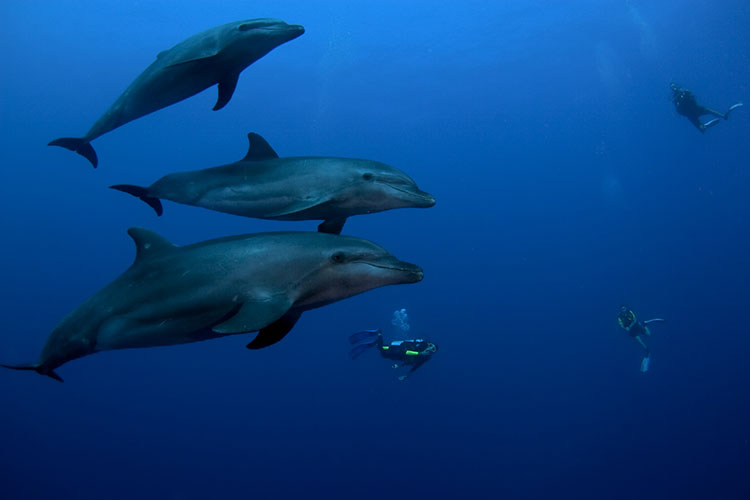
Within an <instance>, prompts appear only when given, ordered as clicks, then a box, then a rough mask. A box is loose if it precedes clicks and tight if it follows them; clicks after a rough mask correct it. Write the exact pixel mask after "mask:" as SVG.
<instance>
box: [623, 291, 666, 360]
mask: <svg viewBox="0 0 750 500" xmlns="http://www.w3.org/2000/svg"><path fill="white" fill-rule="evenodd" d="M662 321H664V320H663V319H661V318H654V319H650V320H648V321H638V319H637V318H636V316H635V313H634V312H633V311H632V310H631V309H630V308H629V307H628V306H625V305H623V306H620V314H619V315H618V316H617V322H618V323H619V324H620V328H622V329H623V330H625V332H627V334H628V335H630V336H631V337H633V338H634V339H635V340H636V342H638V343H639V344H640V345H641V347H643V349H644V350H645V351H646V354H645V355H644V356H643V360H642V361H641V371H642V372H646V371H648V365H649V362H650V360H651V350H650V349H649V348H648V346H647V345H646V343H645V342H644V341H643V337H644V336H646V337H649V336H651V331H650V330H649V328H648V326H647V325H648V324H650V323H659V322H662Z"/></svg>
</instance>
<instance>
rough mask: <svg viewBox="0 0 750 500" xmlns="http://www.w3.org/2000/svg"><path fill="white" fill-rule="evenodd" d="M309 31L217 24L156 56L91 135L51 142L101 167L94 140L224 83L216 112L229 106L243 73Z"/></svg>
mask: <svg viewBox="0 0 750 500" xmlns="http://www.w3.org/2000/svg"><path fill="white" fill-rule="evenodd" d="M304 32H305V28H303V27H302V26H299V25H296V24H286V23H285V22H284V21H279V20H278V19H249V20H245V21H235V22H232V23H227V24H223V25H221V26H216V27H215V28H211V29H208V30H206V31H203V32H201V33H198V34H197V35H193V36H191V37H190V38H188V39H186V40H183V41H182V42H180V43H178V44H177V45H175V46H174V47H172V48H171V49H168V50H165V51H163V52H161V53H159V55H157V56H156V61H154V62H153V63H152V64H151V66H149V67H148V68H146V70H145V71H144V72H143V73H141V74H140V75H139V76H138V78H136V79H135V80H134V81H133V83H131V84H130V86H129V87H128V88H127V89H125V92H123V93H122V95H121V96H120V97H119V98H118V99H117V100H116V101H115V102H114V104H112V106H110V108H109V109H108V110H107V112H106V113H104V114H103V115H102V116H101V117H100V118H99V119H98V120H97V121H96V123H94V125H93V126H92V127H91V130H89V131H88V133H87V134H86V135H85V136H83V137H80V138H77V137H63V138H60V139H56V140H54V141H52V142H50V143H49V146H62V147H64V148H67V149H70V150H71V151H75V152H76V153H78V154H80V155H81V156H84V157H85V158H86V159H87V160H89V161H90V162H91V164H92V165H93V166H94V168H96V166H97V164H98V159H97V157H96V152H95V151H94V148H93V147H92V146H91V144H90V142H91V141H93V140H94V139H96V138H97V137H99V136H101V135H103V134H106V133H107V132H109V131H111V130H114V129H116V128H117V127H119V126H121V125H124V124H126V123H128V122H130V121H133V120H135V119H136V118H140V117H141V116H144V115H147V114H149V113H153V112H154V111H158V110H160V109H162V108H166V107H167V106H170V105H172V104H174V103H176V102H179V101H182V100H183V99H187V98H188V97H191V96H194V95H195V94H197V93H199V92H202V91H204V90H206V89H207V88H208V87H210V86H212V85H215V84H218V85H219V98H218V100H217V101H216V105H215V106H214V110H218V109H221V108H223V107H224V106H226V104H227V103H228V102H229V100H230V99H231V98H232V94H233V93H234V89H235V87H236V86H237V79H238V78H239V77H240V73H241V72H242V70H244V69H245V68H247V67H248V66H250V65H251V64H252V63H254V62H255V61H257V60H258V59H260V58H261V57H263V56H264V55H266V54H268V53H269V52H270V51H271V50H273V49H274V48H276V47H278V46H279V45H281V44H283V43H286V42H288V41H290V40H293V39H295V38H297V37H298V36H300V35H301V34H302V33H304Z"/></svg>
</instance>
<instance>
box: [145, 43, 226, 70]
mask: <svg viewBox="0 0 750 500" xmlns="http://www.w3.org/2000/svg"><path fill="white" fill-rule="evenodd" d="M171 52H172V49H167V50H162V51H161V52H159V53H158V54H156V60H157V61H158V60H159V59H163V58H165V57H169V54H170V53H171ZM218 55H219V49H218V48H217V47H211V46H207V47H203V48H201V49H200V50H198V51H191V52H190V53H189V54H182V55H179V56H177V57H175V58H174V61H172V63H170V64H168V65H167V66H166V67H167V68H173V67H175V66H184V65H185V64H202V63H204V62H207V61H209V60H211V59H212V58H214V57H216V56H218Z"/></svg>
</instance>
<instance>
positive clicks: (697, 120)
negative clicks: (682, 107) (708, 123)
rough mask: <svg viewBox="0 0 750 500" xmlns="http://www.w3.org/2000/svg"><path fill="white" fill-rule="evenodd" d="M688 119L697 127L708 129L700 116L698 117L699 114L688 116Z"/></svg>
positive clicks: (701, 129) (702, 129)
mask: <svg viewBox="0 0 750 500" xmlns="http://www.w3.org/2000/svg"><path fill="white" fill-rule="evenodd" d="M687 119H688V120H690V123H692V124H693V125H695V128H697V129H698V130H700V131H701V132H703V131H704V130H706V127H705V126H704V125H703V124H702V123H701V120H700V118H698V117H697V116H688V117H687Z"/></svg>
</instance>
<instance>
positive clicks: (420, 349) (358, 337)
mask: <svg viewBox="0 0 750 500" xmlns="http://www.w3.org/2000/svg"><path fill="white" fill-rule="evenodd" d="M349 343H350V344H352V345H353V346H354V347H352V350H351V351H349V357H350V358H351V359H356V358H358V357H359V356H360V355H361V354H362V353H363V352H365V351H367V350H368V349H370V348H371V347H375V346H377V348H378V352H380V355H381V356H382V357H383V358H385V359H389V360H391V361H395V363H394V364H393V365H392V367H393V368H401V367H411V369H410V370H409V371H408V372H407V373H405V374H404V375H401V376H400V377H398V379H399V380H405V379H406V378H407V377H409V376H410V375H411V374H412V373H414V372H415V371H417V369H418V368H419V367H420V366H422V365H423V364H425V363H426V362H428V361H429V360H430V359H432V355H433V354H435V353H436V352H437V350H438V346H437V344H433V343H432V342H429V341H427V340H424V339H414V340H394V341H393V342H391V343H390V344H387V345H385V344H383V332H381V331H380V329H377V330H363V331H361V332H357V333H354V334H352V335H350V336H349Z"/></svg>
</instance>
